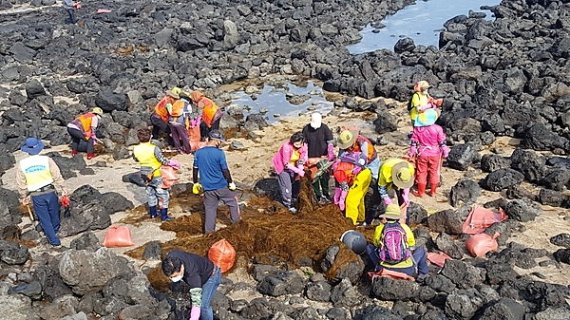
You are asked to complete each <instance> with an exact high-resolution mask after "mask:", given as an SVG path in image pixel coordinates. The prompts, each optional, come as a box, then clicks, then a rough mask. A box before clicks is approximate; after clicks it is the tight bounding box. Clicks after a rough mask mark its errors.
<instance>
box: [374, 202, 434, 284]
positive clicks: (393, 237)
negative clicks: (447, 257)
mask: <svg viewBox="0 0 570 320" xmlns="http://www.w3.org/2000/svg"><path fill="white" fill-rule="evenodd" d="M379 218H380V222H381V223H380V225H378V227H376V230H375V231H374V238H373V242H374V245H368V247H367V248H366V252H367V254H368V257H369V258H370V261H371V262H372V263H373V264H374V266H375V268H376V270H375V271H379V270H381V269H382V268H384V269H387V270H390V271H396V272H400V273H404V274H406V275H408V276H411V277H413V278H416V280H417V281H418V282H421V281H424V280H425V278H427V276H428V273H429V268H428V265H427V253H426V249H425V247H424V246H419V247H415V245H416V240H415V238H414V234H413V233H412V230H411V229H410V227H408V225H406V224H403V223H400V222H399V220H400V207H399V206H398V205H397V204H390V205H388V206H387V207H386V212H385V213H384V214H382V215H380V217H379Z"/></svg>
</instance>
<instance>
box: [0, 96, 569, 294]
mask: <svg viewBox="0 0 570 320" xmlns="http://www.w3.org/2000/svg"><path fill="white" fill-rule="evenodd" d="M329 98H331V99H335V98H336V97H334V96H333V97H329ZM391 112H393V113H395V114H397V115H399V119H400V124H401V126H400V129H399V130H398V131H397V132H393V133H390V134H386V135H384V140H385V141H387V142H388V143H387V145H383V146H377V150H378V152H379V155H380V157H381V158H382V159H386V158H388V157H394V156H401V155H403V154H404V153H405V151H406V149H407V147H406V143H407V142H406V141H407V138H406V135H407V133H408V132H409V131H410V129H411V128H410V127H407V123H408V121H407V117H406V116H405V113H404V106H403V105H399V106H398V107H396V108H393V109H392V110H391ZM334 114H335V115H326V116H325V117H324V118H323V122H324V123H326V124H328V125H329V127H330V128H331V129H332V130H333V132H335V131H336V130H337V128H339V127H348V128H359V129H360V130H361V131H362V133H364V134H373V129H374V128H373V125H372V121H373V119H375V115H374V114H371V113H349V112H348V110H345V111H338V110H336V111H334ZM308 122H309V114H308V113H307V114H306V115H303V116H299V117H294V118H282V119H281V120H280V122H278V123H277V124H275V125H272V126H270V127H268V128H266V129H265V130H264V131H263V132H259V135H258V136H259V138H258V139H255V141H253V140H248V139H243V138H236V139H229V140H230V142H231V141H233V140H237V141H240V142H242V143H243V144H244V145H245V146H246V148H247V149H246V150H242V151H226V156H227V160H228V164H229V167H230V170H231V172H232V176H233V177H234V180H235V181H237V182H239V183H240V184H241V185H245V186H249V187H252V186H253V185H254V184H255V182H256V181H258V180H259V179H262V178H266V177H268V176H269V172H270V169H271V157H272V155H273V153H274V152H276V150H277V149H278V147H279V144H280V143H281V142H282V141H284V140H286V139H288V137H289V136H290V135H291V134H292V133H293V132H295V131H298V130H301V129H302V127H303V126H304V125H305V124H307V123H308ZM516 143H517V141H516V140H514V139H510V138H499V139H497V141H496V142H495V144H494V145H493V146H492V148H494V149H495V150H501V151H502V152H504V153H505V154H504V155H505V156H508V155H510V153H511V152H512V150H513V149H514V147H513V145H516ZM224 149H226V150H227V146H226V147H224ZM51 150H55V151H64V150H65V151H64V152H66V150H68V148H67V146H58V147H55V148H52V149H51ZM47 151H48V150H46V152H47ZM484 152H488V150H484V151H483V153H484ZM15 156H16V158H17V159H21V158H22V156H23V155H22V153H21V152H16V153H15ZM175 159H177V160H179V161H180V162H181V163H182V165H183V166H182V170H181V175H180V182H187V181H190V180H191V174H192V172H191V168H192V161H193V156H192V155H177V156H176V157H175ZM101 161H103V162H105V166H104V167H103V166H96V165H95V164H96V163H97V162H101ZM87 163H88V165H89V166H90V167H92V168H93V169H94V170H95V173H96V174H95V175H91V176H78V177H75V178H71V179H68V180H67V181H66V187H67V188H68V189H69V190H70V191H72V190H74V189H76V188H78V187H80V186H82V185H84V184H90V185H92V186H94V187H95V188H97V189H98V190H100V191H101V192H108V191H114V192H118V193H120V194H122V195H124V196H125V197H127V198H128V199H129V200H131V201H133V203H134V204H135V205H140V204H142V203H143V202H144V201H145V199H144V190H143V189H142V188H140V187H136V186H134V185H130V184H127V183H124V182H122V181H121V177H122V176H123V175H124V174H126V173H130V172H133V171H135V170H136V163H135V162H134V161H133V160H131V159H126V160H120V161H115V160H113V159H112V158H111V157H110V156H109V155H102V156H98V157H97V158H95V159H93V160H90V161H87ZM14 170H15V169H14V168H12V169H10V170H8V171H7V172H6V174H5V175H4V176H3V177H2V180H3V183H4V187H6V188H9V189H14V188H15V183H14V175H15V171H14ZM442 174H443V186H442V187H441V188H440V189H439V190H440V191H439V195H438V196H437V197H435V198H432V197H429V196H426V197H423V198H421V199H416V198H415V197H413V196H412V201H414V202H417V203H419V204H421V205H422V206H424V207H425V208H426V209H427V210H428V212H429V213H430V214H431V213H434V212H437V211H440V210H443V209H448V208H451V206H450V205H449V204H448V202H447V195H448V194H449V190H450V188H451V187H452V186H453V185H454V184H455V183H456V182H457V181H458V180H459V179H461V178H463V177H470V178H473V179H480V178H482V177H484V176H485V174H484V173H482V172H481V171H480V170H475V169H470V170H469V171H466V172H461V171H456V170H452V169H449V168H445V167H444V168H443V170H442ZM499 197H501V195H500V194H499V193H493V192H488V191H483V192H482V194H481V196H480V198H479V199H478V202H479V203H481V204H483V203H485V202H487V201H490V200H494V199H497V198H499ZM170 213H171V214H172V215H173V216H175V217H178V216H181V215H184V214H188V213H189V212H188V211H187V210H184V209H182V210H181V209H180V208H171V212H170ZM125 216H126V213H124V212H122V213H116V214H114V215H113V216H112V221H113V223H114V224H117V223H119V221H121V219H123V218H124V217H125ZM569 217H570V210H564V209H561V208H551V207H547V206H543V213H542V215H541V216H539V217H538V218H537V219H536V220H535V221H533V222H529V223H526V224H525V230H524V231H523V232H522V233H520V232H515V234H513V236H512V237H511V239H510V241H515V242H518V243H522V244H524V245H526V246H529V247H532V248H537V249H541V248H542V249H547V250H548V251H549V252H553V251H555V250H557V249H558V247H556V246H554V245H552V244H550V242H549V241H548V239H549V238H550V237H552V236H554V235H556V234H559V233H561V232H568V231H570V227H569V223H568V221H569ZM25 220H27V219H25ZM26 223H27V224H28V225H29V221H25V222H24V223H23V224H26ZM129 227H130V229H131V233H132V236H133V241H134V242H135V246H137V247H138V246H140V245H143V244H144V243H146V242H148V241H152V240H159V241H163V242H164V241H168V240H170V239H172V238H173V237H174V233H173V232H166V231H163V230H160V223H159V222H151V221H150V220H145V221H143V222H141V223H139V224H137V225H129ZM219 227H221V226H218V228H219ZM95 234H96V235H97V237H98V238H99V239H100V240H101V241H102V240H103V238H104V234H105V230H98V231H95ZM73 238H75V237H69V238H66V239H63V240H62V242H63V244H64V245H68V244H69V242H70V241H71V240H72V239H73ZM131 248H132V247H131ZM131 248H113V249H111V250H113V251H115V252H117V253H123V252H125V251H127V250H128V249H131ZM134 263H135V264H136V265H139V266H142V265H143V264H144V265H149V266H154V265H156V264H157V263H158V261H134ZM517 271H518V272H519V273H520V274H531V275H532V276H533V277H535V278H536V280H543V281H548V282H553V283H559V284H566V285H568V284H570V268H567V267H566V266H564V267H562V268H560V269H559V268H556V266H549V267H537V268H533V269H530V270H522V269H517ZM228 277H229V278H230V279H232V280H234V281H251V278H250V277H249V276H248V275H247V273H246V272H245V270H237V271H234V272H233V273H231V274H230V275H228ZM236 294H238V293H236Z"/></svg>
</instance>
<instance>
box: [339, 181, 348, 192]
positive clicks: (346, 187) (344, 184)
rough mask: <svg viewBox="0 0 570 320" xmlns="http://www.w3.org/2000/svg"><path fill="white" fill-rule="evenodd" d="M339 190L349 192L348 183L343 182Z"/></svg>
mask: <svg viewBox="0 0 570 320" xmlns="http://www.w3.org/2000/svg"><path fill="white" fill-rule="evenodd" d="M339 188H340V190H342V191H348V183H346V182H341V183H340V186H339Z"/></svg>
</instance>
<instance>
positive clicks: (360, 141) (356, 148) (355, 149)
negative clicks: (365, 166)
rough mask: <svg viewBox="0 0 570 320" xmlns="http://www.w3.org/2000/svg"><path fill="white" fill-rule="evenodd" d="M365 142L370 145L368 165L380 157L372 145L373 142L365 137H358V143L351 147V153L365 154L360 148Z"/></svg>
mask: <svg viewBox="0 0 570 320" xmlns="http://www.w3.org/2000/svg"><path fill="white" fill-rule="evenodd" d="M365 142H366V143H368V150H367V151H366V160H367V162H368V163H370V162H371V161H372V160H374V159H376V158H377V157H378V155H377V154H376V149H374V145H373V144H372V141H370V140H369V139H368V138H366V137H365V136H362V135H358V137H357V138H356V142H355V143H354V145H353V146H352V147H351V151H353V152H365V151H363V150H360V146H361V145H363V144H364V143H365Z"/></svg>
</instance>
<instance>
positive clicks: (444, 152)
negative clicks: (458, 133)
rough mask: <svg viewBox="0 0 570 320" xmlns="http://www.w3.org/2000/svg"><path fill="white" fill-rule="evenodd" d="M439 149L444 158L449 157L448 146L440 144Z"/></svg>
mask: <svg viewBox="0 0 570 320" xmlns="http://www.w3.org/2000/svg"><path fill="white" fill-rule="evenodd" d="M440 149H441V156H442V157H444V158H447V157H449V151H450V149H449V147H448V146H446V145H442V146H440Z"/></svg>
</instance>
